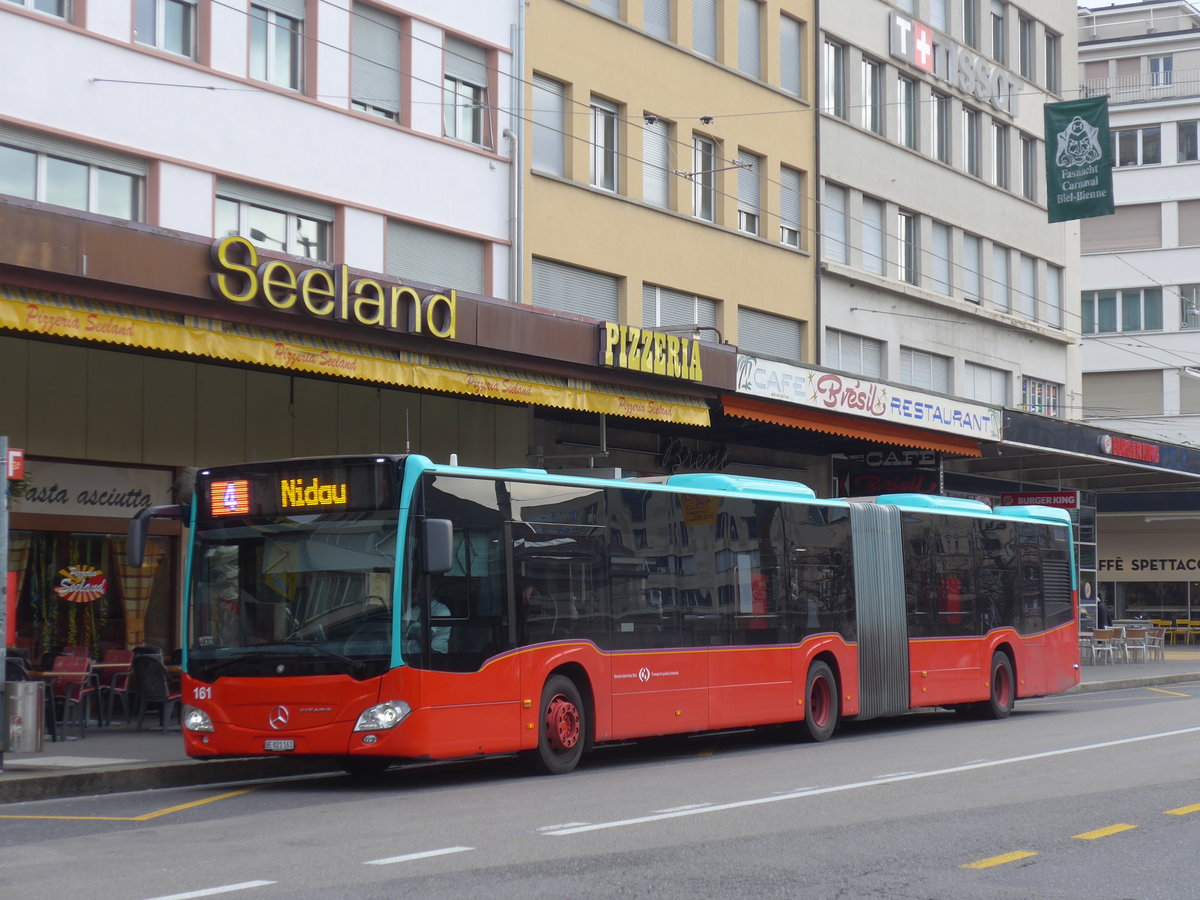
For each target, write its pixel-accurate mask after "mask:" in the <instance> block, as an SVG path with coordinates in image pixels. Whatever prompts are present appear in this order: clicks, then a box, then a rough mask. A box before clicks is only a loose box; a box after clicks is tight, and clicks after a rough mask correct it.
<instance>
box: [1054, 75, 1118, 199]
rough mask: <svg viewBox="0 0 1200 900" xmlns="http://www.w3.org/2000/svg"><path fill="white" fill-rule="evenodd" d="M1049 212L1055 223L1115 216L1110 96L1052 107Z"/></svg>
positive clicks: (1088, 98)
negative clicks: (1109, 125) (1109, 119)
mask: <svg viewBox="0 0 1200 900" xmlns="http://www.w3.org/2000/svg"><path fill="white" fill-rule="evenodd" d="M1045 119H1046V211H1047V213H1048V215H1049V220H1050V221H1051V222H1065V221H1066V220H1068V219H1088V218H1091V217H1092V216H1109V215H1112V212H1113V186H1112V166H1113V160H1112V144H1111V143H1110V142H1109V136H1108V98H1107V97H1087V98H1084V99H1083V100H1068V101H1066V102H1065V103H1047V104H1046V106H1045Z"/></svg>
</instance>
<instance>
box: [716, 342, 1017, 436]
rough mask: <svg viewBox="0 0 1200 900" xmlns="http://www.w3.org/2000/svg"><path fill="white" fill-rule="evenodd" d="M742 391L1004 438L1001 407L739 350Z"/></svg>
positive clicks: (901, 422)
mask: <svg viewBox="0 0 1200 900" xmlns="http://www.w3.org/2000/svg"><path fill="white" fill-rule="evenodd" d="M737 387H738V393H740V394H749V395H751V396H754V397H765V398H768V399H771V400H784V401H787V402H788V403H796V404H799V405H800V406H808V407H812V408H814V409H821V410H827V411H829V412H837V413H845V414H847V415H852V416H861V417H863V418H867V419H873V420H876V421H883V422H892V423H894V424H896V425H910V426H913V427H916V428H925V429H927V430H929V431H941V432H947V433H949V434H955V435H958V436H960V437H969V438H976V439H981V440H988V441H998V440H1000V427H1001V415H1000V410H998V409H993V408H991V407H988V406H980V405H978V404H976V403H964V402H963V401H961V400H951V399H948V398H946V397H937V396H934V395H932V394H923V393H921V392H919V391H912V390H907V389H905V388H898V387H895V386H894V385H890V384H882V383H880V382H876V381H867V380H865V379H862V378H856V377H855V376H853V375H838V374H836V373H833V372H820V371H818V370H816V369H806V368H803V367H801V366H791V365H788V364H787V363H780V362H772V361H770V360H765V359H757V358H755V357H753V356H744V355H741V354H739V355H738V383H737Z"/></svg>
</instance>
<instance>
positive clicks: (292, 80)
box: [248, 4, 304, 92]
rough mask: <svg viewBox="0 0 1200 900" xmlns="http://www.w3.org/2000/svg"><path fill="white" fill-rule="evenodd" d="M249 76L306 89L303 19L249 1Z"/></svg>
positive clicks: (257, 79) (278, 85)
mask: <svg viewBox="0 0 1200 900" xmlns="http://www.w3.org/2000/svg"><path fill="white" fill-rule="evenodd" d="M248 18H249V21H250V39H249V40H250V77H251V78H252V79H254V80H255V81H262V82H265V83H267V84H273V85H275V86H276V87H281V88H286V89H288V90H292V91H300V92H302V91H303V90H304V19H303V18H296V17H294V16H289V15H286V14H284V13H282V12H278V11H277V10H275V9H272V8H270V7H267V6H258V5H256V4H251V5H250V15H249V17H248Z"/></svg>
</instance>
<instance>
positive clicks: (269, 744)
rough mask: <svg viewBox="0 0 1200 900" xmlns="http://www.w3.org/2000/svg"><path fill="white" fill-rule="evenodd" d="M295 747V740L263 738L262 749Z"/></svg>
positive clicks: (277, 749) (291, 748)
mask: <svg viewBox="0 0 1200 900" xmlns="http://www.w3.org/2000/svg"><path fill="white" fill-rule="evenodd" d="M295 749H296V742H295V741H281V740H274V741H272V740H264V741H263V750H274V751H280V750H295Z"/></svg>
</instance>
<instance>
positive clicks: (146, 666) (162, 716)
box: [133, 654, 180, 731]
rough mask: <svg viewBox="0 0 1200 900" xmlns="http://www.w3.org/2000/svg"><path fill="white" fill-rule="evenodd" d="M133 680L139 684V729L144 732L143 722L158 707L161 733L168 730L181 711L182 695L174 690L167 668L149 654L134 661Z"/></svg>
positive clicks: (136, 657) (135, 658)
mask: <svg viewBox="0 0 1200 900" xmlns="http://www.w3.org/2000/svg"><path fill="white" fill-rule="evenodd" d="M133 678H134V681H135V682H136V683H137V705H138V711H137V727H138V731H141V730H142V721H143V720H144V719H145V718H146V713H147V711H149V710H150V709H151V707H154V706H157V707H158V716H159V718H158V724H159V730H160V731H166V730H167V722H169V721H170V719H171V716H172V714H173V713H176V712H178V711H179V700H180V694H179V691H178V690H175V689H172V687H171V682H170V679H169V678H168V676H167V667H166V666H164V665H163V664H162V661H161V660H159V659H158V658H157V657H154V656H151V655H149V654H146V655H142V656H135V657H134V659H133Z"/></svg>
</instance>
